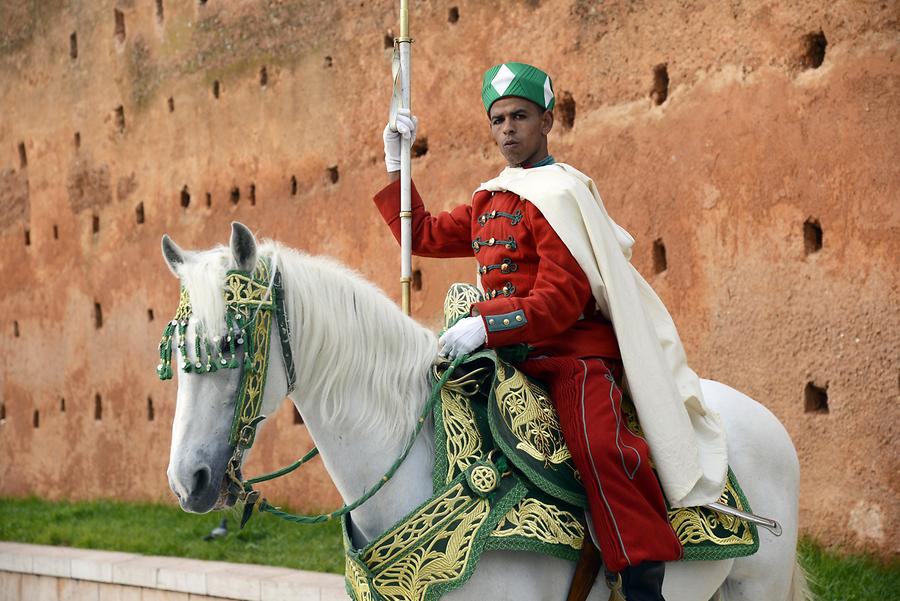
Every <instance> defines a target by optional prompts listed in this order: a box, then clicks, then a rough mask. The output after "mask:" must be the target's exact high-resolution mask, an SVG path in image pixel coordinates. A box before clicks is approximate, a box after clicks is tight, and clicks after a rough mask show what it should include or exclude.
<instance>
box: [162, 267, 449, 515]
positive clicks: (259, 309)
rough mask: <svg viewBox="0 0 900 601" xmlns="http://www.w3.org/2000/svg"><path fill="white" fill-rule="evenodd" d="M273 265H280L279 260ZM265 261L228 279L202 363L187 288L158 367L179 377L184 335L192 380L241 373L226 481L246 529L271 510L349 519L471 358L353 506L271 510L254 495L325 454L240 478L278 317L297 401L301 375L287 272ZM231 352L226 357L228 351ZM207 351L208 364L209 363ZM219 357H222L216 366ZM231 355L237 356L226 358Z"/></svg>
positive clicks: (165, 376) (434, 394)
mask: <svg viewBox="0 0 900 601" xmlns="http://www.w3.org/2000/svg"><path fill="white" fill-rule="evenodd" d="M273 263H274V261H273ZM272 270H273V266H272V264H271V263H270V262H269V261H268V260H267V259H264V258H260V259H259V261H258V262H257V266H256V269H255V270H254V271H253V273H252V274H251V273H247V272H246V271H241V270H231V271H228V272H227V273H226V275H225V285H224V292H223V293H224V295H225V324H226V326H227V333H226V335H225V338H224V339H222V338H221V337H219V336H214V337H213V338H209V337H208V335H207V333H206V332H203V331H202V329H201V328H202V326H201V324H199V323H198V324H197V331H196V338H195V340H194V350H195V355H196V357H195V359H196V361H194V362H193V363H192V362H191V361H189V356H188V354H187V328H188V324H189V323H190V319H191V316H192V309H191V301H190V296H189V295H188V292H187V290H186V289H185V288H184V287H182V288H181V297H180V300H179V303H178V309H177V310H176V312H175V319H173V320H172V321H170V322H169V323H168V324H167V325H166V329H165V330H164V331H163V336H162V340H161V341H160V343H159V358H160V361H159V365H157V366H156V373H157V374H158V375H159V378H160V379H161V380H169V379H171V378H172V375H173V372H172V366H171V363H172V338H173V336H174V335H175V334H176V332H177V334H178V348H179V349H180V350H181V354H182V357H183V359H184V366H183V368H182V369H183V370H184V371H185V372H186V373H191V372H193V373H197V374H204V373H212V372H214V371H218V370H219V369H236V368H239V367H242V368H243V369H242V371H241V383H240V385H239V386H238V389H237V399H236V402H235V408H234V417H233V419H232V424H231V434H230V438H229V441H230V443H231V444H232V445H234V448H233V450H232V454H231V458H230V459H229V460H228V466H227V467H226V470H225V476H226V478H227V479H228V493H229V494H231V495H234V497H235V500H236V501H239V502H242V503H243V505H244V509H243V516H242V518H241V527H242V528H243V527H244V524H246V523H247V520H249V519H250V517H251V516H252V515H253V510H254V509H258V510H259V511H265V512H267V513H270V514H272V515H274V516H276V517H279V518H281V519H284V520H287V521H290V522H294V523H300V524H316V523H320V522H324V521H328V520H332V519H334V518H337V517H340V516H342V515H345V514H348V513H350V512H351V511H352V510H354V509H356V508H357V507H359V506H360V505H362V504H363V503H365V502H366V501H368V500H369V499H370V498H372V496H373V495H375V494H376V493H377V492H378V491H379V490H381V488H382V487H383V486H384V485H385V484H386V483H387V482H388V481H390V479H391V478H392V477H393V476H394V474H395V473H396V472H397V470H398V469H399V467H400V465H401V464H402V463H403V462H404V461H405V460H406V457H407V456H408V455H409V452H410V451H411V450H412V447H413V443H414V442H415V440H416V438H417V437H418V435H419V433H420V432H421V431H422V427H423V426H424V425H425V423H426V418H427V416H428V415H430V414H431V412H432V409H433V407H434V404H435V403H436V401H437V398H438V396H439V393H440V390H441V387H442V386H443V385H444V383H445V382H446V381H447V380H448V379H449V378H450V376H451V375H452V373H453V371H454V370H455V369H456V367H457V366H458V365H459V364H460V363H461V362H462V360H463V359H464V358H465V357H464V356H459V357H457V358H456V359H455V360H454V361H453V362H452V363H451V364H450V365H449V366H448V367H447V368H446V370H445V371H444V373H443V374H442V375H441V376H440V378H439V379H438V381H437V382H436V383H435V385H434V387H433V388H432V391H431V394H430V395H429V398H428V400H427V401H426V402H425V404H424V405H423V407H422V410H421V413H420V415H419V418H418V420H417V422H416V426H415V428H414V430H413V432H412V433H411V435H410V437H409V440H408V441H407V443H406V445H405V446H404V448H403V451H402V452H401V453H400V455H399V456H398V457H397V459H396V461H394V463H393V464H392V465H391V467H389V468H388V470H387V471H386V472H385V473H384V475H383V476H382V477H381V478H379V479H378V481H377V482H376V483H375V484H374V485H372V486H371V487H370V488H368V489H366V490H365V492H364V493H363V494H362V495H361V496H360V497H359V498H358V499H356V500H355V501H353V502H352V503H346V504H344V505H343V506H342V507H340V508H339V509H337V510H335V511H332V512H330V513H323V514H318V515H312V516H304V515H294V514H291V513H288V512H285V511H282V510H281V509H279V508H278V507H275V506H273V505H270V504H269V503H268V502H267V501H266V500H265V499H261V498H260V494H259V491H257V490H254V489H253V485H254V484H257V483H260V482H265V481H267V480H272V479H274V478H278V477H280V476H284V475H286V474H288V473H290V472H293V471H294V470H296V469H297V468H299V467H300V466H302V465H304V464H305V463H307V462H308V461H309V460H311V459H312V458H313V457H315V456H316V455H318V453H319V451H318V449H317V448H316V447H313V448H312V449H311V450H310V451H309V452H308V453H306V455H304V456H303V457H302V458H300V459H298V460H297V461H295V462H294V463H292V464H291V465H289V466H287V467H284V468H281V469H279V470H276V471H274V472H270V473H267V474H264V475H262V476H256V477H254V478H249V479H247V480H244V479H242V476H241V462H242V460H243V457H244V454H245V453H246V452H247V451H248V450H249V449H250V447H251V446H253V441H254V439H255V437H256V427H257V426H258V425H259V423H260V422H261V421H262V420H263V419H265V416H264V415H260V409H261V407H262V399H263V393H264V391H265V384H266V372H267V370H268V365H269V342H270V332H271V325H272V315H273V314H274V316H275V320H276V323H277V324H278V336H279V339H280V341H281V352H282V357H283V359H284V368H285V376H286V379H287V391H288V394H290V393H291V392H292V391H293V390H294V387H295V381H296V374H295V368H294V358H293V354H292V352H291V336H290V328H289V324H288V322H287V317H286V315H285V310H284V288H283V285H282V280H281V272H280V271H279V270H278V269H277V267H275V268H274V272H273V271H272ZM238 346H243V347H244V361H243V362H238V360H237V347H238ZM226 347H227V351H226V350H224V349H225V348H226ZM204 350H205V354H206V362H205V363H204V362H203V351H204ZM216 351H218V358H217V359H216V354H217V353H216ZM226 355H230V357H226Z"/></svg>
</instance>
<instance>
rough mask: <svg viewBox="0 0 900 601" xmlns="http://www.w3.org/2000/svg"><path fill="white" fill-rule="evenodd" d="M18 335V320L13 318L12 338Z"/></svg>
mask: <svg viewBox="0 0 900 601" xmlns="http://www.w3.org/2000/svg"><path fill="white" fill-rule="evenodd" d="M18 337H19V322H18V321H17V320H13V338H18Z"/></svg>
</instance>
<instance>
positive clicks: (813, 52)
mask: <svg viewBox="0 0 900 601" xmlns="http://www.w3.org/2000/svg"><path fill="white" fill-rule="evenodd" d="M827 46H828V40H827V39H825V34H824V33H823V32H822V30H821V29H820V30H819V31H817V32H813V33H808V34H806V35H805V36H803V54H802V55H801V56H800V66H802V67H803V68H804V69H818V68H819V67H821V66H822V63H823V62H825V48H826V47H827Z"/></svg>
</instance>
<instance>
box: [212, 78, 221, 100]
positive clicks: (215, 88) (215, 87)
mask: <svg viewBox="0 0 900 601" xmlns="http://www.w3.org/2000/svg"><path fill="white" fill-rule="evenodd" d="M219 87H220V86H219V80H218V79H217V80H215V81H214V82H213V96H215V97H216V99H218V98H219Z"/></svg>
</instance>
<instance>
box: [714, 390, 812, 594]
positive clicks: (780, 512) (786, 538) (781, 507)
mask: <svg viewBox="0 0 900 601" xmlns="http://www.w3.org/2000/svg"><path fill="white" fill-rule="evenodd" d="M703 393H704V397H705V398H706V401H707V402H708V403H709V405H710V407H711V408H712V409H713V410H715V411H718V412H719V415H721V417H722V421H723V422H724V425H725V429H726V431H727V432H728V458H729V463H730V464H731V468H732V470H733V471H734V473H735V474H736V475H737V477H738V482H740V485H741V487H742V488H743V489H744V493H745V494H746V495H747V500H748V501H750V505H751V507H752V508H753V512H754V513H756V514H758V515H761V516H765V517H770V518H773V519H775V520H776V521H778V522H779V523H780V524H781V526H782V529H783V532H782V535H781V536H780V537H776V536H775V535H773V534H772V533H771V532H769V531H768V530H765V529H763V528H760V529H759V535H760V547H759V551H757V552H756V553H755V554H754V555H751V556H749V557H741V558H738V559H735V561H734V568H733V569H732V571H731V573H730V574H729V575H728V578H727V580H726V581H725V584H724V585H723V591H724V593H725V599H726V600H727V601H758V600H760V599H766V600H767V601H786V600H787V599H788V595H789V591H790V590H791V582H792V579H793V578H794V566H795V562H796V551H797V511H798V493H799V483H800V468H799V463H798V461H797V453H796V451H795V450H794V445H793V443H792V442H791V439H790V436H788V434H787V432H786V431H785V429H784V427H783V426H782V425H781V423H780V422H779V421H778V419H777V418H776V417H775V416H774V415H772V413H770V412H769V410H768V409H766V408H765V407H763V406H762V405H760V404H759V403H757V402H756V401H754V400H752V399H750V398H749V397H747V396H746V395H744V394H741V393H739V392H737V391H736V390H734V389H732V388H729V387H727V386H725V385H723V384H719V383H717V382H710V381H704V382H703Z"/></svg>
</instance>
